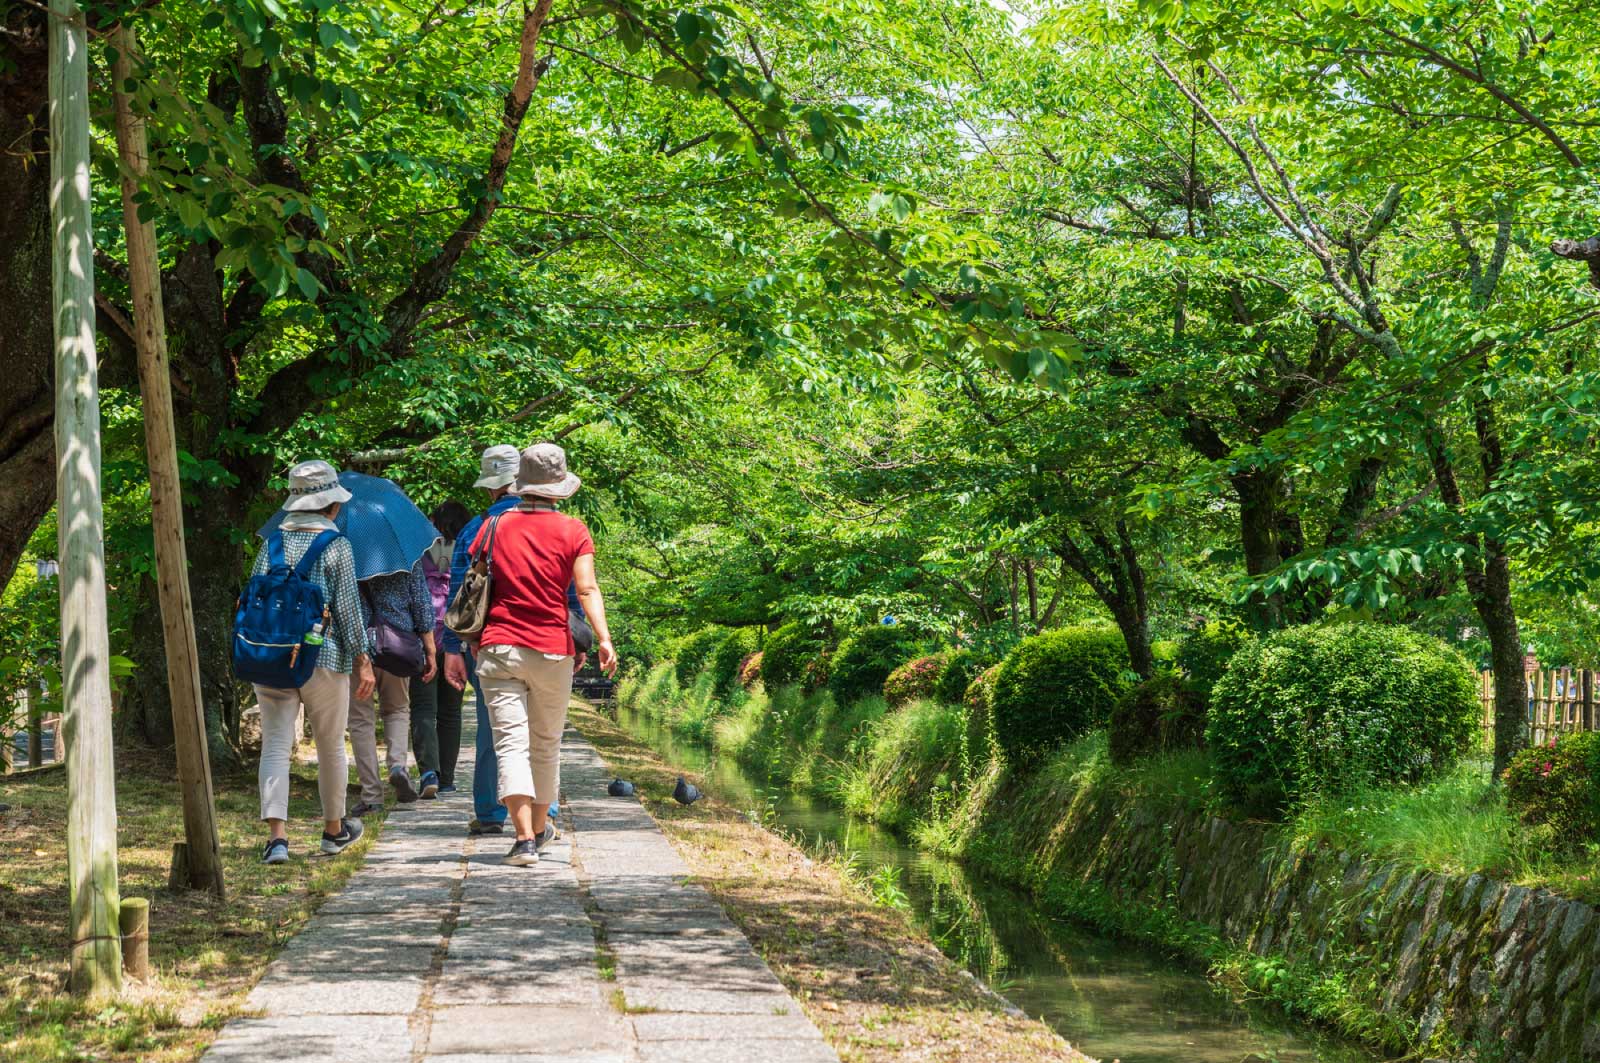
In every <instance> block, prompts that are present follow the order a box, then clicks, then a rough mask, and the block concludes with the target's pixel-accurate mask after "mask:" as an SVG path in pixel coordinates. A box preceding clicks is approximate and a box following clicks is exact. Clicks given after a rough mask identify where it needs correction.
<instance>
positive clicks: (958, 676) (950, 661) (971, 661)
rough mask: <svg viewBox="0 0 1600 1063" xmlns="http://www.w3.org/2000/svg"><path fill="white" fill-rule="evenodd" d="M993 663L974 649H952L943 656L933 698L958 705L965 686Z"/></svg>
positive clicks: (963, 694) (965, 694)
mask: <svg viewBox="0 0 1600 1063" xmlns="http://www.w3.org/2000/svg"><path fill="white" fill-rule="evenodd" d="M992 664H994V661H993V659H991V658H989V657H987V656H985V655H983V654H980V653H978V652H977V651H976V650H968V649H960V650H952V651H951V652H950V653H948V654H947V655H946V656H945V666H944V671H942V672H940V673H939V682H938V683H937V684H936V685H935V686H934V688H933V696H934V698H935V700H938V701H942V702H944V703H945V704H946V705H960V704H962V703H963V701H965V699H966V696H967V687H969V686H971V685H972V681H973V680H974V679H976V678H978V673H979V672H982V671H983V670H984V669H985V668H988V667H989V666H990V665H992Z"/></svg>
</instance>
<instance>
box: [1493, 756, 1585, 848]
mask: <svg viewBox="0 0 1600 1063" xmlns="http://www.w3.org/2000/svg"><path fill="white" fill-rule="evenodd" d="M1505 782H1506V804H1507V806H1509V807H1510V809H1511V811H1512V812H1514V813H1515V814H1516V816H1517V818H1518V819H1520V820H1522V822H1524V823H1526V824H1529V825H1530V826H1545V825H1548V827H1549V829H1550V834H1551V839H1550V840H1551V841H1552V842H1553V843H1554V845H1555V846H1556V847H1558V848H1562V849H1569V850H1576V849H1580V848H1581V847H1582V846H1583V845H1584V843H1587V842H1595V841H1600V732H1595V731H1583V732H1579V733H1577V734H1569V735H1564V736H1562V737H1561V738H1559V739H1551V740H1550V741H1549V742H1547V743H1545V744H1544V745H1538V746H1530V747H1529V748H1527V749H1524V750H1522V751H1521V752H1520V753H1518V754H1517V755H1516V756H1515V757H1512V758H1511V764H1510V765H1509V766H1508V767H1507V768H1506V770H1505Z"/></svg>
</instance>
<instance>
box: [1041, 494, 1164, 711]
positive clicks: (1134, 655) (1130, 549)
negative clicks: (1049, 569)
mask: <svg viewBox="0 0 1600 1063" xmlns="http://www.w3.org/2000/svg"><path fill="white" fill-rule="evenodd" d="M1083 537H1084V538H1085V539H1086V540H1087V543H1088V545H1091V546H1093V547H1094V551H1093V553H1092V554H1091V552H1090V551H1089V550H1087V549H1086V548H1085V547H1084V546H1083V545H1081V544H1080V543H1079V542H1078V541H1077V540H1076V539H1074V538H1073V537H1072V536H1071V535H1063V536H1062V537H1061V542H1060V545H1059V546H1057V547H1056V548H1055V551H1056V554H1057V556H1059V557H1060V558H1061V560H1062V561H1063V562H1064V563H1065V564H1066V566H1067V567H1068V568H1070V569H1072V571H1073V572H1075V573H1077V574H1078V576H1079V578H1081V579H1082V580H1083V581H1084V582H1085V583H1087V584H1088V585H1089V589H1090V590H1092V591H1093V592H1094V595H1095V597H1096V598H1099V599H1100V603H1101V604H1102V605H1104V606H1105V607H1106V609H1107V610H1108V611H1109V612H1110V613H1111V618H1112V620H1113V621H1115V622H1116V625H1117V630H1118V631H1120V632H1121V633H1122V641H1123V643H1124V644H1125V645H1126V646H1127V649H1128V663H1129V664H1130V665H1131V666H1132V668H1133V670H1134V671H1135V672H1137V673H1138V675H1139V678H1141V679H1149V678H1150V677H1151V676H1152V675H1154V674H1155V670H1156V661H1155V653H1154V652H1153V651H1152V650H1151V648H1150V601H1149V596H1148V595H1147V593H1146V591H1145V580H1144V566H1143V565H1141V564H1140V563H1139V552H1138V550H1137V549H1136V548H1135V547H1134V545H1133V536H1132V535H1131V534H1130V533H1129V531H1128V523H1127V521H1125V520H1120V519H1119V520H1118V521H1117V523H1116V541H1115V542H1113V541H1112V539H1111V536H1109V535H1107V534H1106V533H1105V531H1104V530H1103V529H1101V528H1098V527H1095V526H1093V525H1090V526H1088V527H1087V528H1085V531H1084V536H1083Z"/></svg>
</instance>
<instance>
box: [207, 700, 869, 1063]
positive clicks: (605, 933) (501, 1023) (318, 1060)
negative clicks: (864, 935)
mask: <svg viewBox="0 0 1600 1063" xmlns="http://www.w3.org/2000/svg"><path fill="white" fill-rule="evenodd" d="M468 723H469V725H470V720H469V721H468ZM469 731H470V726H469ZM463 737H464V741H463V749H462V759H463V763H462V765H461V767H460V768H459V769H458V775H459V776H460V777H461V778H464V779H471V777H472V764H471V752H472V739H471V735H470V733H469V734H468V735H465V736H463ZM609 781H610V775H609V774H608V773H607V771H606V768H605V765H604V763H602V762H601V760H600V757H599V755H598V754H597V753H596V752H595V750H594V747H593V746H591V745H589V743H588V742H586V741H584V740H583V738H582V737H581V736H579V735H578V734H577V733H576V732H574V731H571V730H569V731H568V732H567V736H566V740H565V742H564V743H563V745H562V791H563V797H564V799H565V800H564V804H563V809H562V812H563V815H562V820H561V821H562V823H563V827H564V830H565V836H564V837H563V838H562V839H561V840H560V841H559V842H557V843H555V844H554V845H552V846H550V847H549V848H548V849H547V850H546V851H545V852H546V854H547V855H545V856H544V858H543V859H542V860H541V862H540V864H539V865H538V866H537V867H533V868H515V867H506V866H504V865H502V864H501V863H500V858H501V856H502V855H504V853H505V851H506V850H507V849H509V848H510V846H511V839H510V838H509V836H507V837H493V838H484V839H469V838H468V837H467V836H466V822H467V819H468V818H469V817H470V816H471V812H472V805H471V797H470V795H469V794H467V793H465V792H463V793H460V794H455V795H449V796H447V797H446V798H444V799H441V800H439V801H422V802H418V803H417V804H416V805H415V806H413V807H414V809H415V810H414V811H409V810H407V811H401V810H397V811H394V812H392V813H391V814H390V816H389V820H388V823H387V825H386V826H385V828H384V833H383V839H382V840H381V841H380V842H379V843H378V844H376V845H374V846H373V848H372V850H371V851H370V852H369V853H368V855H367V859H366V866H365V867H363V868H362V869H361V870H360V871H358V872H357V873H356V874H355V875H354V876H352V877H351V879H350V881H349V883H348V884H347V885H346V886H345V888H344V890H343V891H341V892H340V893H339V894H338V895H337V896H335V897H332V898H330V899H329V901H328V902H327V903H326V904H325V905H323V907H322V909H321V910H320V911H319V912H318V913H317V915H316V916H315V917H314V918H313V919H312V920H311V922H310V923H309V924H307V926H306V928H305V930H304V931H303V932H302V933H301V934H300V935H299V936H297V937H296V938H294V939H293V940H292V941H291V942H290V943H289V944H288V946H287V947H286V948H285V949H284V950H283V952H282V954H281V955H280V956H279V957H278V959H277V960H276V961H274V962H273V963H272V965H271V966H270V967H268V968H267V972H266V974H265V976H264V977H263V978H262V979H261V982H260V983H259V984H258V985H257V986H256V988H255V989H254V990H253V991H252V992H251V993H250V996H249V998H248V1000H247V1001H246V1006H247V1007H249V1008H250V1009H252V1010H255V1011H258V1012H259V1013H260V1016H261V1017H259V1018H242V1019H235V1020H233V1021H232V1022H230V1023H229V1024H228V1025H227V1026H226V1027H225V1028H224V1029H223V1031H222V1033H221V1035H219V1036H218V1038H217V1040H216V1042H215V1043H214V1044H213V1045H212V1047H211V1049H210V1051H209V1052H208V1053H207V1054H206V1056H205V1057H204V1058H205V1060H207V1061H210V1063H354V1061H363V1060H375V1061H379V1060H381V1061H385V1063H389V1061H395V1063H422V1061H433V1063H555V1061H557V1060H561V1061H571V1063H622V1061H630V1063H678V1061H683V1063H690V1061H692V1063H724V1061H728V1063H766V1061H773V1063H837V1061H838V1057H837V1056H836V1055H835V1054H834V1052H833V1050H832V1049H830V1048H829V1047H828V1046H827V1045H826V1044H825V1043H824V1042H823V1040H822V1037H821V1035H820V1034H819V1033H818V1032H817V1029H816V1027H814V1026H813V1025H812V1024H811V1022H810V1020H808V1019H807V1018H806V1017H805V1015H804V1014H803V1013H802V1012H801V1010H800V1008H799V1006H798V1005H796V1004H795V1002H794V1000H793V999H792V998H791V997H790V996H789V994H788V993H787V992H786V991H785V990H784V988H783V986H782V985H781V984H780V983H779V982H778V980H777V979H776V978H775V977H774V976H773V974H772V972H771V971H770V970H769V969H768V968H767V966H766V964H765V963H763V962H762V961H761V959H760V957H758V956H757V955H756V954H755V952H754V951H753V950H752V949H751V948H750V944H749V942H748V941H746V940H745V938H744V937H743V936H742V935H741V934H740V933H739V931H738V930H737V929H735V928H734V926H733V924H731V923H730V922H728V920H727V918H726V917H725V916H724V915H723V914H722V910H721V909H720V908H719V907H718V906H717V904H716V902H715V901H714V900H712V899H711V897H710V895H708V894H707V893H706V892H705V891H704V890H702V889H700V888H699V887H698V886H692V885H685V884H684V883H683V877H684V876H685V875H687V874H688V868H687V867H686V865H685V864H684V863H683V860H682V858H680V857H679V856H678V854H677V852H676V851H675V850H674V849H673V848H672V845H671V843H670V842H668V841H667V839H666V837H665V836H664V835H663V834H662V833H661V831H660V829H659V828H658V827H657V826H656V824H655V821H654V820H652V819H651V818H650V816H649V814H648V813H646V812H645V811H644V810H643V809H642V808H641V807H640V806H639V804H638V803H637V802H636V801H634V800H632V799H628V800H619V799H617V798H612V797H608V796H606V783H607V782H609Z"/></svg>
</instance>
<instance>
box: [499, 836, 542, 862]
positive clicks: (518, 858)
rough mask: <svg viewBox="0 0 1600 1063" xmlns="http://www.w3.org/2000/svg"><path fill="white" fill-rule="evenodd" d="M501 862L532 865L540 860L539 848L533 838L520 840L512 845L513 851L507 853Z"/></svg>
mask: <svg viewBox="0 0 1600 1063" xmlns="http://www.w3.org/2000/svg"><path fill="white" fill-rule="evenodd" d="M501 862H502V863H506V864H510V865H511V866H512V867H532V866H533V865H534V864H537V863H538V862H539V848H538V846H537V845H535V844H534V842H533V839H531V838H530V839H528V840H527V841H519V842H517V844H515V845H513V846H512V847H511V851H510V852H509V853H507V854H506V858H505V859H504V860H503V861H501Z"/></svg>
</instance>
